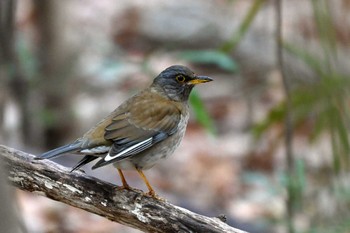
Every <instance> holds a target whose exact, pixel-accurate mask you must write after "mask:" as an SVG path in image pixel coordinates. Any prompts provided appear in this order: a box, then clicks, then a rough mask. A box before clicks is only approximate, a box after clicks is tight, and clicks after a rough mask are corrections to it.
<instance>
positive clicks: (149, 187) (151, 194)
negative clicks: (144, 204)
mask: <svg viewBox="0 0 350 233" xmlns="http://www.w3.org/2000/svg"><path fill="white" fill-rule="evenodd" d="M136 170H137V172H138V173H139V175H140V176H141V178H142V180H143V182H145V184H146V185H147V188H148V191H149V192H148V195H150V196H151V197H154V198H158V197H157V195H156V192H154V190H153V188H152V186H151V184H150V183H149V182H148V180H147V178H146V176H145V174H143V171H142V170H141V169H138V168H136Z"/></svg>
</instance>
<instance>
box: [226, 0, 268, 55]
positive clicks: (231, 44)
mask: <svg viewBox="0 0 350 233" xmlns="http://www.w3.org/2000/svg"><path fill="white" fill-rule="evenodd" d="M265 1H266V0H255V1H254V3H253V4H252V6H251V7H250V9H249V10H248V12H247V14H246V15H245V17H244V19H243V21H242V23H241V24H240V26H239V28H238V32H235V33H234V35H233V36H232V37H231V39H230V40H228V41H226V42H225V43H224V44H223V45H222V46H221V48H220V50H221V51H222V52H224V53H230V52H232V50H234V49H235V48H236V46H237V45H238V43H239V42H240V41H241V40H242V38H243V37H244V35H245V34H246V32H247V31H248V29H249V28H250V26H251V24H252V22H253V20H254V19H255V16H256V15H257V13H258V12H259V10H260V8H261V6H262V5H263V3H264V2H265Z"/></svg>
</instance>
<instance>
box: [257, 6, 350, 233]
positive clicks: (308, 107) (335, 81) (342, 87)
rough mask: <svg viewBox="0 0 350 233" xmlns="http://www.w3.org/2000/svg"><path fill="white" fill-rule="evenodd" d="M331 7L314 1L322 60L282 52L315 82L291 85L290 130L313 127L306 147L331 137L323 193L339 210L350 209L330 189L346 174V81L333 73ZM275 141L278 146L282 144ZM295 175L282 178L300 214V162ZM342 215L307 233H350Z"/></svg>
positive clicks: (262, 129)
mask: <svg viewBox="0 0 350 233" xmlns="http://www.w3.org/2000/svg"><path fill="white" fill-rule="evenodd" d="M329 4H330V3H329V2H328V1H326V0H312V7H313V13H314V22H315V25H316V29H317V32H318V37H319V41H320V46H321V48H322V51H321V52H322V54H318V55H317V56H316V55H314V54H312V53H310V52H308V51H306V50H304V49H299V48H298V47H297V46H295V45H291V44H289V43H286V42H284V44H283V46H284V49H285V51H286V52H288V53H289V54H290V55H292V56H294V57H296V58H297V59H299V60H300V61H302V62H303V63H304V64H305V65H307V66H308V67H309V69H310V70H311V71H313V73H314V74H315V77H316V80H314V81H312V82H311V83H303V84H297V85H295V86H294V88H293V90H292V92H291V95H290V96H291V111H292V120H293V128H295V129H298V128H301V127H303V126H304V125H305V124H306V123H307V124H310V123H311V126H312V127H311V130H310V132H309V135H308V136H309V139H310V142H314V141H316V140H317V139H319V137H320V136H321V135H328V136H329V137H330V144H331V146H332V150H333V153H332V158H333V166H332V169H333V171H334V173H330V174H329V176H331V178H330V179H329V180H330V182H329V183H328V185H327V187H328V188H329V189H331V190H332V192H333V195H334V197H335V199H336V200H337V202H338V204H339V203H343V204H344V205H345V206H348V205H349V204H350V200H349V197H350V195H349V193H348V192H347V193H346V194H344V195H342V196H339V195H336V191H335V190H334V189H333V188H332V180H334V179H336V177H337V176H339V175H341V174H344V173H347V172H348V171H349V169H350V157H349V156H350V141H349V126H350V125H349V124H350V113H349V101H350V75H349V74H343V73H341V72H340V71H339V70H338V69H337V67H336V65H337V40H336V36H335V31H334V30H335V29H334V23H333V20H332V17H331V14H330V12H329ZM286 108H287V106H286V101H282V102H281V103H279V104H277V105H276V106H275V107H274V108H272V109H271V110H270V111H269V113H268V114H267V116H266V118H265V119H264V120H263V121H261V122H259V123H258V124H257V125H256V126H255V127H254V128H253V133H254V135H255V137H256V138H257V139H259V138H261V137H262V136H263V135H264V134H265V133H266V132H268V131H269V130H270V129H271V128H274V126H281V125H283V123H284V119H285V117H286V112H287V109H286ZM279 136H280V135H279ZM279 136H277V137H278V138H276V140H279V139H280V137H279ZM295 170H296V171H295V173H294V174H295V176H294V177H286V181H285V185H286V187H287V190H288V193H289V194H290V196H291V197H292V198H293V208H296V209H299V207H302V205H301V204H302V203H303V193H304V190H305V188H306V186H307V184H306V177H305V174H306V170H305V166H304V165H303V163H302V161H301V160H296V163H295ZM342 185H343V186H344V187H345V188H346V186H348V184H342ZM348 189H349V188H348V187H347V190H348ZM335 208H337V207H335ZM346 212H347V213H346V214H347V215H346V214H344V216H343V215H341V214H340V215H339V216H336V219H333V220H327V221H323V222H322V227H319V226H318V224H319V223H318V220H313V221H312V222H311V226H310V229H309V230H308V231H307V232H308V233H314V232H339V233H345V232H349V229H350V225H349V220H350V219H349V217H345V216H348V215H349V212H348V211H346ZM294 229H295V228H294Z"/></svg>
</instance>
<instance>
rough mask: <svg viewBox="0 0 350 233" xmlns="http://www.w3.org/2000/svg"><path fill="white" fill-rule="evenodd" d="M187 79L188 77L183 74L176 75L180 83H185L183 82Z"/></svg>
mask: <svg viewBox="0 0 350 233" xmlns="http://www.w3.org/2000/svg"><path fill="white" fill-rule="evenodd" d="M185 80H186V78H185V76H183V75H178V76H176V81H178V82H179V83H183V82H185Z"/></svg>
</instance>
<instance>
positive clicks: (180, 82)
mask: <svg viewBox="0 0 350 233" xmlns="http://www.w3.org/2000/svg"><path fill="white" fill-rule="evenodd" d="M210 81H213V79H212V78H210V77H208V76H199V75H196V74H195V73H194V72H193V71H191V70H190V69H189V68H187V67H186V66H182V65H173V66H170V67H168V68H166V69H165V70H163V71H162V72H161V73H160V74H159V75H158V76H157V77H156V78H155V79H154V80H153V82H152V84H151V85H150V86H149V87H147V88H146V89H144V90H142V91H140V92H139V93H137V94H136V95H134V96H132V97H131V98H129V99H127V100H126V101H125V102H124V103H122V104H121V105H120V106H119V107H117V108H116V109H115V110H114V111H113V112H111V113H110V114H109V115H108V116H107V117H106V118H104V119H103V120H101V121H100V122H99V123H97V125H95V126H94V127H92V128H91V129H90V130H88V131H87V132H86V133H85V134H84V135H83V136H82V137H80V138H78V139H76V140H75V141H73V142H72V143H70V144H67V145H64V146H61V147H58V148H56V149H53V150H50V151H47V152H45V153H43V154H41V155H40V156H38V157H36V159H38V160H41V159H52V158H56V157H58V156H61V155H63V154H68V153H75V154H81V155H84V157H83V158H82V159H81V160H80V161H79V162H78V163H77V164H76V165H75V166H74V167H73V168H72V170H71V172H73V171H74V170H77V169H79V168H80V167H82V166H84V165H85V164H87V163H90V162H92V161H95V160H97V159H99V160H98V161H97V162H96V163H95V164H94V165H93V166H92V169H96V168H100V167H103V166H106V165H108V164H113V165H114V167H116V168H117V170H118V173H119V176H120V179H121V182H122V188H125V189H131V187H130V186H129V184H128V183H127V181H126V179H125V176H124V174H123V170H130V169H136V171H137V172H138V174H139V175H140V177H141V178H142V180H143V182H144V183H145V185H146V186H147V188H148V193H146V194H147V195H149V196H151V197H155V198H157V194H156V193H155V191H154V189H153V187H152V186H151V184H150V182H149V181H148V179H147V178H146V176H145V174H144V173H143V171H144V170H147V169H150V168H152V167H153V166H154V165H155V164H156V163H157V162H159V161H160V160H162V159H165V158H167V157H168V156H170V155H171V154H173V152H174V150H175V149H176V148H177V147H178V146H179V144H180V142H181V140H182V138H183V137H184V134H185V131H186V127H187V123H188V119H189V105H188V99H189V95H190V93H191V91H192V89H193V87H194V86H195V85H197V84H201V83H206V82H210Z"/></svg>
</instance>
